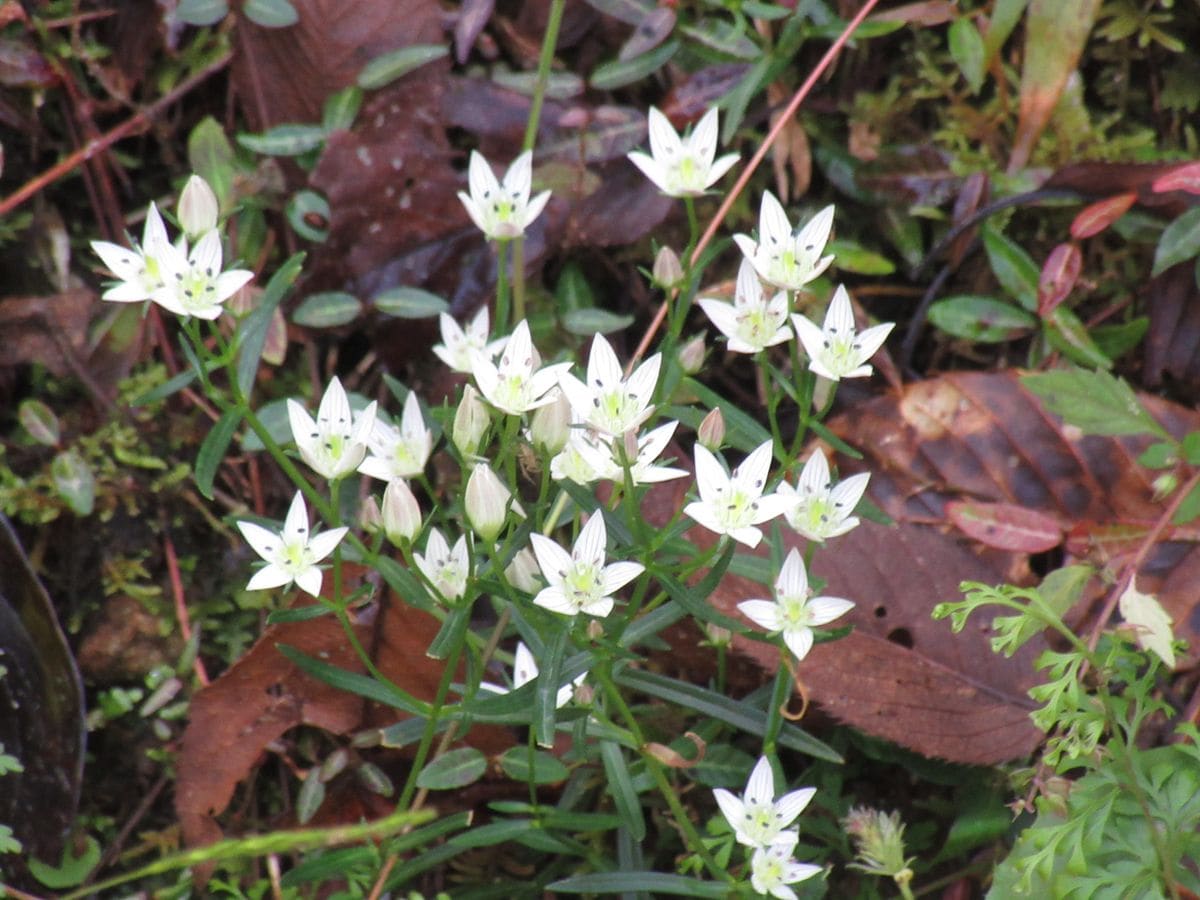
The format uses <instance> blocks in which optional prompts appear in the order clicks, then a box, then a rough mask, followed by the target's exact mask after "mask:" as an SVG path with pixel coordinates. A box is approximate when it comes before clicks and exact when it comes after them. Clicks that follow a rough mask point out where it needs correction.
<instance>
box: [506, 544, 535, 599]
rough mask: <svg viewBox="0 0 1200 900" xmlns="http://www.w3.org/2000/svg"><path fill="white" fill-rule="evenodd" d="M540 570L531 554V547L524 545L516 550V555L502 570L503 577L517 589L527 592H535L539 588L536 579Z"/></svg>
mask: <svg viewBox="0 0 1200 900" xmlns="http://www.w3.org/2000/svg"><path fill="white" fill-rule="evenodd" d="M540 571H541V569H540V568H538V564H537V557H536V556H534V555H533V551H532V550H531V549H529V548H528V547H524V548H522V549H521V550H518V551H517V555H516V556H514V557H513V559H512V562H510V563H509V564H508V568H507V569H505V570H504V577H505V578H507V579H508V583H509V584H511V585H512V586H513V587H515V588H516V589H517V590H520V591H524V592H525V593H527V594H536V593H537V592H538V591H539V590H540V589H541V584H540V583H539V581H538V573H539V572H540Z"/></svg>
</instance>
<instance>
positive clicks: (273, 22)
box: [242, 0, 300, 28]
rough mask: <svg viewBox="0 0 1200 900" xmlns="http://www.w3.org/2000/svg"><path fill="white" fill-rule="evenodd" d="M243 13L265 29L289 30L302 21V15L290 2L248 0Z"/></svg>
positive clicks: (286, 0) (283, 0)
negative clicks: (288, 28) (291, 26)
mask: <svg viewBox="0 0 1200 900" xmlns="http://www.w3.org/2000/svg"><path fill="white" fill-rule="evenodd" d="M242 12H243V13H244V14H245V16H246V18H247V19H249V20H250V21H251V22H253V23H254V24H255V25H261V26H262V27H263V28H287V27H288V26H289V25H295V24H296V23H297V22H299V21H300V14H299V13H298V12H296V7H294V6H292V4H291V3H290V2H289V0H246V3H245V5H244V6H243V7H242Z"/></svg>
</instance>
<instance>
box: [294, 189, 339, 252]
mask: <svg viewBox="0 0 1200 900" xmlns="http://www.w3.org/2000/svg"><path fill="white" fill-rule="evenodd" d="M329 215H330V212H329V201H328V200H326V199H325V198H324V197H322V196H321V195H320V194H318V193H317V192H316V191H310V190H307V189H306V190H303V191H297V192H296V193H295V194H294V195H293V196H292V199H291V200H289V201H288V205H287V217H288V222H289V223H290V224H291V226H292V230H293V231H295V232H296V234H298V235H300V237H302V238H307V239H308V240H310V241H316V242H317V243H324V242H325V241H326V240H327V239H328V238H329Z"/></svg>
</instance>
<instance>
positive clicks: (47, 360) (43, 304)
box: [0, 288, 96, 378]
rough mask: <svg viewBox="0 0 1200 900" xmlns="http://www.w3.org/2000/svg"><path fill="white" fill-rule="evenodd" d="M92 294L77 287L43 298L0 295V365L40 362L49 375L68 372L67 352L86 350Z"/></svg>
mask: <svg viewBox="0 0 1200 900" xmlns="http://www.w3.org/2000/svg"><path fill="white" fill-rule="evenodd" d="M95 308H96V295H95V293H93V292H92V291H90V290H86V289H82V288H81V289H78V290H71V291H66V292H64V293H62V294H51V295H48V296H44V297H3V298H0V335H3V336H4V337H3V338H2V339H0V366H16V365H22V364H24V363H40V364H41V365H44V366H45V367H46V368H47V369H48V370H50V372H51V373H52V374H53V375H56V376H58V377H60V378H61V377H62V376H63V375H66V374H67V373H68V372H70V371H71V368H72V366H71V361H70V359H69V358H68V354H83V353H86V344H87V328H88V319H89V316H90V315H91V313H92V311H93V310H94V309H95Z"/></svg>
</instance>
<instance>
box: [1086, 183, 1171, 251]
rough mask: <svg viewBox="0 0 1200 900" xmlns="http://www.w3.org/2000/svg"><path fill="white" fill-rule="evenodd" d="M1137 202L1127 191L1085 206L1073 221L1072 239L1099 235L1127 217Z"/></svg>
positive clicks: (1132, 194)
mask: <svg viewBox="0 0 1200 900" xmlns="http://www.w3.org/2000/svg"><path fill="white" fill-rule="evenodd" d="M1156 183H1157V182H1156ZM1136 202H1137V194H1136V193H1135V192H1133V191H1127V192H1126V193H1123V194H1117V195H1116V196H1115V197H1108V198H1106V199H1104V200H1097V201H1096V202H1095V203H1092V204H1090V205H1088V206H1085V207H1084V208H1083V209H1081V210H1080V211H1079V213H1078V214H1077V215H1076V216H1075V218H1074V219H1073V220H1072V221H1071V237H1073V238H1074V239H1075V240H1077V241H1082V240H1083V239H1084V238H1090V237H1092V236H1093V235H1097V234H1099V233H1100V232H1102V231H1104V230H1105V229H1106V228H1108V226H1110V225H1112V223H1113V222H1115V221H1117V219H1119V218H1121V216H1123V215H1125V213H1127V212H1128V211H1129V208H1130V207H1131V206H1133V204H1134V203H1136Z"/></svg>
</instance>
